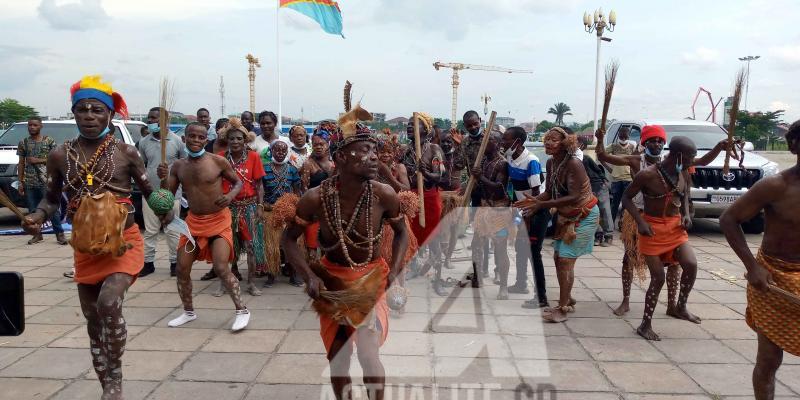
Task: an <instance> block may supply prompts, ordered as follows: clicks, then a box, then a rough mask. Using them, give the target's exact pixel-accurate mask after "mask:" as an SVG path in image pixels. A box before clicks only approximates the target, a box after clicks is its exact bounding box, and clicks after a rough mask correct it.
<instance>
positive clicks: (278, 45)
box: [275, 0, 283, 135]
mask: <svg viewBox="0 0 800 400" xmlns="http://www.w3.org/2000/svg"><path fill="white" fill-rule="evenodd" d="M275 2H276V3H277V5H278V8H277V9H275V63H276V64H277V65H278V68H277V69H278V135H281V134H282V133H283V112H282V111H283V98H282V97H281V20H280V18H279V17H280V13H281V0H275Z"/></svg>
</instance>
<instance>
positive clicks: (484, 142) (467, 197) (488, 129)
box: [461, 111, 497, 207]
mask: <svg viewBox="0 0 800 400" xmlns="http://www.w3.org/2000/svg"><path fill="white" fill-rule="evenodd" d="M495 118H497V111H492V114H491V115H490V116H489V123H488V124H486V130H485V131H484V133H483V139H482V140H481V147H479V148H478V156H477V157H476V158H475V165H473V166H472V168H473V169H475V168H479V167H480V166H481V161H483V153H485V152H486V145H487V144H488V143H489V135H490V134H491V133H492V128H493V127H494V120H495ZM470 172H472V170H470ZM474 189H475V177H473V176H472V174H471V173H470V175H469V181H468V182H467V188H466V190H464V200H463V202H462V204H461V205H462V206H463V207H468V206H469V201H470V199H471V198H472V191H473V190H474Z"/></svg>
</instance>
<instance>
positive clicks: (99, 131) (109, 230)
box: [22, 76, 152, 399]
mask: <svg viewBox="0 0 800 400" xmlns="http://www.w3.org/2000/svg"><path fill="white" fill-rule="evenodd" d="M70 92H71V95H72V112H73V114H75V123H76V124H77V126H78V134H79V135H78V137H77V138H76V139H73V140H70V141H69V142H67V143H65V144H64V145H61V146H59V147H58V148H56V149H55V150H54V151H52V152H50V154H49V155H48V156H47V174H48V175H49V176H50V178H51V179H50V181H49V183H48V185H47V193H46V194H45V197H44V199H43V200H42V201H41V203H39V205H38V206H37V207H36V208H35V209H34V210H31V211H32V213H31V214H29V215H28V216H27V217H26V218H25V219H24V220H23V221H22V224H23V227H24V228H25V230H26V231H28V232H29V233H32V234H38V233H39V232H41V225H42V223H44V222H45V221H47V220H48V219H49V217H50V216H52V215H54V214H55V213H57V212H58V210H59V207H60V206H61V193H62V192H65V193H66V194H67V197H68V199H69V208H68V218H69V219H71V220H73V222H72V223H73V232H72V240H70V244H71V245H72V247H73V248H74V250H75V252H74V257H75V276H74V279H75V282H77V283H78V299H79V301H80V303H81V310H82V311H83V316H84V317H85V318H86V322H87V325H86V327H87V330H88V333H89V344H90V347H89V350H90V351H91V354H92V362H93V364H94V370H95V373H97V378H98V379H99V380H100V384H101V385H102V386H103V397H102V398H103V399H122V354H123V353H124V352H125V342H126V339H127V328H126V324H125V319H124V318H123V316H122V302H123V300H124V298H125V292H126V291H127V290H128V287H129V286H130V285H131V284H132V283H133V281H134V280H135V279H136V276H137V274H138V273H139V271H140V270H141V269H142V264H143V263H144V240H143V239H142V236H141V234H140V232H139V227H138V226H137V225H136V224H135V223H134V221H133V212H132V211H131V210H132V209H133V203H132V202H131V198H130V196H131V179H133V181H134V182H136V184H137V185H138V186H139V188H140V190H141V191H142V195H143V196H144V197H145V198H147V197H148V196H150V193H151V192H152V186H151V185H150V182H149V181H148V180H147V173H146V170H145V167H144V163H143V162H142V159H141V158H139V153H138V152H137V151H136V148H135V147H133V146H131V145H127V144H124V143H122V142H121V141H118V139H117V138H115V137H114V133H113V132H114V125H112V123H111V120H112V118H114V115H115V114H120V115H122V116H123V118H127V107H126V105H125V101H124V100H122V96H120V95H119V94H118V93H116V92H113V90H112V88H111V85H109V84H107V83H105V82H101V81H100V77H99V76H87V77H84V78H83V79H81V80H80V81H78V82H77V83H75V84H74V85H73V86H72V88H71V90H70ZM109 195H110V196H111V199H109V198H108V197H107V196H109ZM89 196H92V198H90V197H89ZM101 196H102V197H101ZM97 200H99V201H102V200H107V201H108V202H110V203H111V207H109V204H103V203H100V202H99V201H98V202H95V201H97ZM95 204H96V205H97V206H96V205H95ZM100 205H102V207H100ZM76 213H77V216H76ZM98 223H100V224H101V225H102V226H103V229H100V230H98V229H97V224H98ZM123 229H124V232H123V234H122V236H121V237H120V235H119V232H120V231H122V230H123ZM94 234H99V235H100V237H95V236H94ZM97 243H100V244H102V246H103V249H102V251H100V250H101V249H98V248H97V246H96V244H97ZM120 243H122V245H123V247H122V248H120V247H119V244H120ZM87 244H90V246H87ZM89 251H92V252H93V254H89ZM120 253H121V254H120Z"/></svg>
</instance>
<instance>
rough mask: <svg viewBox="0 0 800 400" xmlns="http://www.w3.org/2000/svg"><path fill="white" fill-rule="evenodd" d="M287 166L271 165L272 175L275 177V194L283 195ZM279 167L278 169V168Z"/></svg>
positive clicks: (286, 178)
mask: <svg viewBox="0 0 800 400" xmlns="http://www.w3.org/2000/svg"><path fill="white" fill-rule="evenodd" d="M287 165H288V164H285V163H284V164H278V163H275V162H273V163H272V173H273V174H274V175H275V191H276V192H277V194H278V195H279V196H280V195H283V194H284V192H283V188H284V187H285V186H287V185H286V181H287V180H288V179H289V178H288V177H287V176H286V175H287V171H288V168H287V167H286V166H287ZM278 166H280V168H278Z"/></svg>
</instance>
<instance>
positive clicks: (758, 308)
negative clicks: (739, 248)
mask: <svg viewBox="0 0 800 400" xmlns="http://www.w3.org/2000/svg"><path fill="white" fill-rule="evenodd" d="M757 260H758V263H759V264H761V265H762V266H763V267H764V268H766V269H767V270H768V271H769V272H770V274H772V279H773V280H774V281H775V286H777V287H779V288H781V289H783V290H785V291H787V292H791V293H794V294H796V295H798V296H800V263H789V262H786V261H783V260H780V259H777V258H775V257H770V256H768V255H766V254H764V253H762V252H760V251H759V252H758V258H757ZM746 321H747V325H749V326H750V328H751V329H753V330H754V331H756V332H759V333H761V334H762V335H764V336H766V337H767V338H768V339H769V340H771V341H772V343H775V344H776V345H777V346H778V347H780V348H781V349H783V350H785V351H787V352H789V353H791V354H794V355H796V356H800V306H798V305H796V304H793V303H791V302H790V301H789V300H787V299H785V298H784V297H783V296H781V295H779V294H777V293H774V292H762V291H760V290H757V289H754V288H753V287H752V286H750V285H747V313H746Z"/></svg>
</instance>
